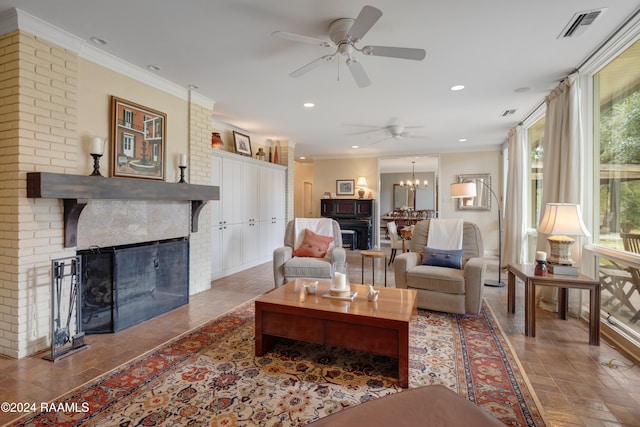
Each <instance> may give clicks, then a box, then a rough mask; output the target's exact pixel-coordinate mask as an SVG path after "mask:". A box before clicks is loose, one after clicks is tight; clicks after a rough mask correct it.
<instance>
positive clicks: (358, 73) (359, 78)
mask: <svg viewBox="0 0 640 427" xmlns="http://www.w3.org/2000/svg"><path fill="white" fill-rule="evenodd" d="M347 67H349V71H351V75H352V76H353V78H354V79H355V81H356V84H357V85H358V87H367V86H369V85H370V84H371V80H369V77H368V76H367V73H366V72H365V71H364V67H363V66H362V64H361V63H360V62H358V61H356V60H355V59H347Z"/></svg>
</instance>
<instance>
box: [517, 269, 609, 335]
mask: <svg viewBox="0 0 640 427" xmlns="http://www.w3.org/2000/svg"><path fill="white" fill-rule="evenodd" d="M534 269H535V266H533V265H531V264H509V283H508V294H507V311H508V312H509V313H515V312H516V276H517V277H518V278H519V279H521V280H522V281H523V282H524V292H525V302H524V319H525V320H524V322H525V323H524V333H525V335H526V336H528V337H535V336H536V285H539V286H555V287H557V288H559V292H558V315H559V316H560V318H561V319H563V320H567V309H568V305H569V299H568V298H567V296H568V290H569V288H574V289H587V290H589V344H591V345H600V281H598V280H594V279H592V278H590V277H587V276H585V275H583V274H579V275H578V276H564V275H559V274H556V275H553V274H549V275H548V276H536V275H534Z"/></svg>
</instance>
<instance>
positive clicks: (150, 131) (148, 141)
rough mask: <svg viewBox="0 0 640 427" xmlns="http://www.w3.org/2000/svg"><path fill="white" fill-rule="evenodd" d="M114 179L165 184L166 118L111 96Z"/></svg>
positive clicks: (151, 110)
mask: <svg viewBox="0 0 640 427" xmlns="http://www.w3.org/2000/svg"><path fill="white" fill-rule="evenodd" d="M110 114H111V117H110V123H111V128H110V135H109V140H110V146H111V175H112V176H114V177H125V178H139V179H153V180H159V181H164V179H165V158H166V145H167V144H166V134H167V115H166V114H165V113H162V112H160V111H157V110H154V109H152V108H149V107H145V106H143V105H140V104H136V103H133V102H130V101H127V100H124V99H122V98H118V97H116V96H111V112H110Z"/></svg>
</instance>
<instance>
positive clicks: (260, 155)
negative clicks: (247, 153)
mask: <svg viewBox="0 0 640 427" xmlns="http://www.w3.org/2000/svg"><path fill="white" fill-rule="evenodd" d="M256 159H258V160H263V161H264V160H266V159H267V153H265V152H264V150H263V149H262V147H260V148H258V152H257V153H256Z"/></svg>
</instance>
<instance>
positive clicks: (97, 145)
mask: <svg viewBox="0 0 640 427" xmlns="http://www.w3.org/2000/svg"><path fill="white" fill-rule="evenodd" d="M91 154H102V139H100V138H98V137H95V138H93V139H92V140H91Z"/></svg>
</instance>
